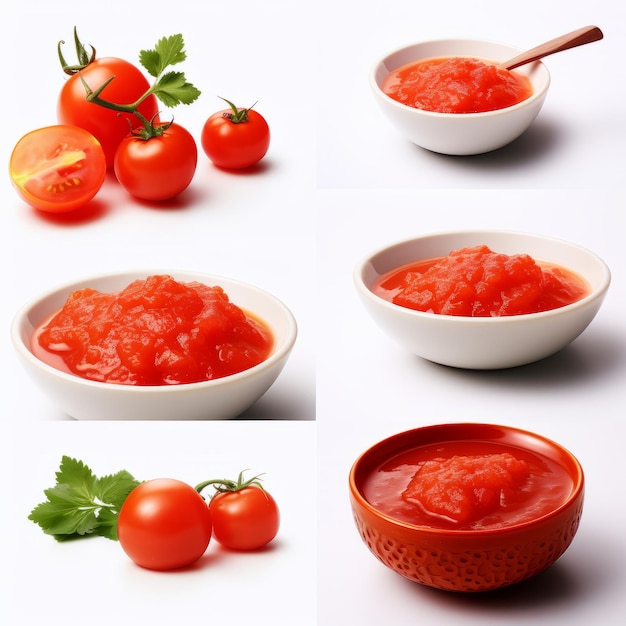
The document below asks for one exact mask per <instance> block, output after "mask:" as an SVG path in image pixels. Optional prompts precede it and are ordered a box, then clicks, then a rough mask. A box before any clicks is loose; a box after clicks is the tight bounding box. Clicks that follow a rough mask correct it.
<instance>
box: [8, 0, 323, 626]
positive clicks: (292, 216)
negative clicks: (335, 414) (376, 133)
mask: <svg viewBox="0 0 626 626" xmlns="http://www.w3.org/2000/svg"><path fill="white" fill-rule="evenodd" d="M244 4H245V5H246V6H245V7H244V6H241V5H239V9H240V10H242V11H243V13H242V15H240V16H238V17H237V19H236V20H234V19H230V18H229V19H226V17H227V16H226V15H225V14H221V15H220V12H219V11H216V7H214V6H212V5H199V4H197V3H193V2H186V1H183V2H182V3H179V5H177V7H176V10H175V11H172V10H171V9H172V7H170V6H169V5H166V4H164V3H161V2H158V1H157V2H156V3H154V2H150V3H148V2H140V3H139V5H134V7H133V8H132V12H133V15H132V16H130V18H129V7H128V5H127V4H124V3H121V2H119V1H117V0H114V1H113V2H111V3H108V4H107V6H103V5H102V6H96V5H89V4H87V5H84V4H83V3H78V2H74V1H73V0H64V2H61V3H59V4H57V5H54V6H52V5H49V4H47V3H45V2H39V1H37V0H36V1H35V2H32V3H28V4H27V5H15V6H12V7H10V9H9V10H8V11H7V15H6V19H5V20H3V23H2V25H1V28H2V37H1V38H0V39H1V40H2V44H1V45H2V51H3V52H5V50H6V54H5V58H10V59H14V58H16V55H18V53H19V56H20V62H19V63H11V67H10V68H9V69H8V70H7V71H8V73H9V74H10V77H8V76H7V83H8V84H12V85H13V88H12V96H14V97H8V98H5V99H4V100H3V103H2V107H3V108H2V111H3V113H4V117H5V119H10V120H11V124H10V127H9V126H7V129H6V130H7V132H6V133H4V134H3V137H2V139H1V141H2V146H3V148H2V152H3V154H4V155H5V163H6V165H7V176H5V178H3V179H2V180H1V181H0V184H1V185H2V186H1V190H2V197H3V199H4V205H5V206H6V208H7V210H6V211H4V212H3V213H2V216H1V220H2V223H1V225H0V237H1V238H2V250H3V260H5V262H6V265H5V268H6V274H5V277H6V282H5V285H6V293H5V295H4V297H3V307H1V309H0V317H1V322H2V325H3V327H4V328H5V332H4V333H3V334H2V339H1V341H2V344H1V349H0V355H1V360H0V368H1V371H2V375H3V378H4V379H5V380H6V381H7V393H8V396H7V410H6V411H5V413H4V418H3V420H2V429H1V433H2V434H1V436H0V441H1V444H0V452H1V453H2V454H1V456H2V471H3V476H4V478H3V487H5V488H6V489H7V493H11V497H10V499H11V501H12V503H13V504H14V505H15V506H10V507H7V508H6V515H4V516H3V519H2V522H1V527H0V529H1V531H2V532H4V534H5V536H7V537H8V536H11V537H13V538H14V541H13V542H12V543H11V545H8V543H7V545H6V549H5V550H4V551H3V556H5V557H6V558H3V562H4V563H5V569H6V572H5V573H6V576H3V581H4V584H3V585H2V590H1V591H0V595H1V601H0V606H1V607H2V608H1V609H0V621H1V622H2V623H11V624H22V623H30V622H31V621H42V620H45V621H46V622H47V623H50V624H79V623H84V621H85V620H87V621H91V622H92V623H94V624H96V623H104V621H105V620H106V621H109V620H110V619H111V616H114V619H115V620H116V621H117V622H118V623H122V624H131V623H138V622H139V623H144V622H145V623H151V624H171V623H178V622H180V621H181V620H183V621H190V620H192V619H198V617H199V616H200V617H203V616H204V617H207V616H208V617H207V618H208V619H211V620H217V621H219V622H220V623H222V624H233V625H236V624H242V623H249V622H251V621H254V622H255V623H259V624H260V623H267V624H285V626H286V625H289V624H294V623H298V624H305V625H309V624H310V625H311V626H313V624H316V623H317V620H316V607H317V587H316V582H317V579H316V563H317V554H316V527H317V524H316V522H317V508H316V484H317V483H316V478H317V439H316V429H317V427H316V390H315V377H316V329H315V309H314V303H315V293H314V289H313V288H312V285H315V281H316V233H315V214H314V195H313V191H314V177H313V172H314V155H313V154H312V153H311V150H310V149H306V146H307V145H312V144H313V143H314V130H313V129H312V128H311V126H310V124H309V125H307V126H301V127H299V128H298V132H297V133H294V132H293V123H292V120H294V119H296V118H297V116H299V115H305V116H306V115H307V114H308V113H307V108H306V107H307V104H306V101H307V96H308V92H307V85H306V84H305V83H304V82H303V81H302V80H299V79H296V80H292V79H291V77H293V76H295V77H298V76H304V75H307V74H308V75H310V74H311V73H312V71H311V67H312V65H313V62H314V59H313V58H310V59H307V58H296V57H293V56H285V53H284V52H285V50H288V49H290V48H293V47H294V45H295V44H296V43H297V42H298V32H297V27H298V28H299V25H301V24H303V23H306V22H307V15H308V12H307V11H306V10H304V11H303V10H298V11H296V10H294V8H293V7H292V6H291V5H290V4H289V3H287V2H284V0H276V1H274V0H271V1H270V2H269V3H265V4H264V5H263V6H258V5H256V4H255V3H252V2H245V3H244ZM243 9H245V10H243ZM139 13H141V19H140V20H139V19H135V18H137V16H138V14H139ZM164 16H165V17H164ZM278 18H281V19H288V20H289V21H290V24H291V25H292V26H293V28H289V29H278V30H277V32H276V33H275V35H273V36H272V37H271V38H269V39H268V37H267V31H266V29H264V28H260V27H259V26H260V24H262V23H264V21H265V20H267V19H273V20H274V21H276V20H278ZM76 39H78V40H79V41H80V44H81V45H82V46H83V48H82V49H78V50H77V51H76V52H75V51H74V48H75V47H76V46H77V45H78V44H76V41H75V40H76ZM27 42H28V43H27ZM92 46H93V47H92ZM57 48H59V49H60V50H61V52H62V55H63V57H64V58H63V59H60V58H59V55H58V54H57V52H58V50H57ZM77 53H78V54H77ZM92 53H93V54H94V55H95V57H96V60H95V61H93V62H90V61H91V59H88V58H81V54H83V55H86V56H87V57H90V56H91V54H92ZM76 57H78V58H76ZM112 58H113V61H111V59H112ZM120 59H121V62H120V61H119V60H120ZM60 61H62V63H64V64H66V65H71V64H74V63H77V62H79V63H85V64H86V67H85V68H83V69H81V70H80V72H79V73H76V72H75V68H74V69H72V68H71V67H70V68H68V70H69V74H70V75H66V74H64V71H63V68H62V67H61V64H60ZM99 61H102V63H101V64H100V65H98V62H99ZM92 63H96V65H95V67H96V68H97V67H101V66H105V69H106V71H107V72H109V74H107V75H105V76H104V77H103V76H102V74H98V73H97V72H96V71H94V72H91V69H90V67H91V68H93V67H94V66H93V65H92ZM126 63H130V64H132V65H134V66H135V68H136V69H137V71H138V72H140V73H141V74H143V75H144V79H145V81H146V82H145V83H141V85H140V86H141V87H142V89H146V91H142V92H141V94H136V95H135V96H133V102H130V103H129V100H128V93H130V91H129V92H128V93H122V94H121V95H120V94H119V93H118V96H117V97H118V98H119V99H114V96H113V95H111V96H110V98H109V96H107V97H106V98H105V96H106V95H107V94H109V93H110V94H113V92H114V91H115V90H114V89H113V91H109V87H111V88H114V87H115V86H116V85H120V83H121V85H120V86H123V87H124V88H126V83H125V82H123V81H124V80H125V79H126V78H125V77H126V73H125V72H126V70H125V69H124V68H127V65H125V64H126ZM20 67H22V68H25V67H28V68H29V70H28V71H26V72H25V71H23V70H20ZM73 71H74V73H73V74H72V72H73ZM111 72H113V73H114V75H113V76H111V75H110V73H111ZM135 75H136V74H135ZM285 77H289V80H286V78H285ZM81 79H84V81H85V82H84V83H81V82H80V81H81ZM105 79H106V80H110V81H111V82H110V83H106V88H104V89H102V91H101V92H98V94H95V91H96V90H97V88H99V87H102V86H104V84H105V83H103V82H102V81H104V80H105ZM133 80H134V79H133ZM81 84H82V88H83V91H82V92H80V89H79V92H78V95H76V92H74V94H75V95H74V96H73V97H74V100H71V101H70V104H69V105H68V104H67V102H65V101H64V99H63V98H64V96H65V94H66V93H67V91H66V89H68V87H67V86H68V85H74V86H76V85H78V86H79V87H80V86H81ZM133 84H134V83H133ZM137 84H139V83H137ZM92 88H93V89H92ZM148 89H149V90H151V93H152V95H148V91H147V90H148ZM122 91H124V89H122ZM18 92H19V97H17V95H16V94H18ZM88 93H91V94H95V95H94V98H97V99H100V100H95V101H94V102H88V103H87V104H88V105H89V106H88V108H87V110H86V111H83V109H82V108H80V107H82V105H83V104H84V101H83V99H85V100H86V98H87V94H88ZM154 93H157V94H158V96H159V98H158V103H154V102H152V100H153V97H154ZM107 98H109V99H107ZM125 98H126V99H125ZM135 98H136V100H135ZM140 99H141V102H142V103H148V104H150V103H151V102H152V104H154V106H157V107H158V109H159V114H158V117H152V115H153V112H154V109H148V110H147V111H148V112H146V111H144V110H143V109H141V108H138V107H141V106H143V104H140V105H137V103H138V102H139V101H140ZM102 100H106V101H107V102H109V103H112V104H113V105H115V106H113V107H112V108H111V111H110V112H111V113H112V115H113V120H112V119H111V118H107V119H108V120H109V121H107V126H106V130H105V131H103V132H102V133H100V131H99V130H98V128H96V127H94V126H89V124H90V123H91V122H94V121H97V120H99V119H100V115H104V113H102V112H103V111H106V112H109V108H108V106H102ZM303 103H304V104H303ZM120 104H121V105H126V104H129V105H132V106H131V107H130V108H132V109H133V111H134V110H135V109H137V110H138V112H139V113H140V115H136V114H135V113H134V112H129V111H126V110H125V109H124V110H120V109H119V105H120ZM68 106H69V109H68V108H66V107H68ZM146 106H147V105H146ZM74 107H75V108H76V110H80V111H82V113H81V114H84V115H83V117H82V118H80V119H79V117H71V114H74V113H76V110H74ZM89 107H93V108H89ZM99 107H100V108H99ZM101 109H102V111H101ZM96 111H97V113H96ZM118 113H121V117H119V116H118ZM131 115H133V116H135V117H132V118H130V117H128V116H131ZM125 117H128V119H132V120H135V118H136V120H135V121H134V122H132V125H133V126H134V128H133V130H134V131H136V129H137V128H139V129H140V131H141V132H139V131H136V132H135V134H131V135H128V132H129V131H130V129H131V124H129V122H128V121H127V120H126V119H124V118H125ZM235 118H236V120H235ZM120 120H121V121H122V122H123V124H125V125H126V127H124V126H122V128H123V133H124V135H125V136H124V138H122V137H119V139H118V141H119V142H120V145H119V146H118V147H117V148H115V150H114V151H113V158H111V152H112V149H111V146H110V145H109V144H110V141H111V140H112V137H113V130H112V129H113V128H117V129H118V130H119V125H114V122H117V121H120ZM109 122H110V123H111V126H109V125H108V124H109ZM265 123H266V124H267V126H265V125H264V124H265ZM137 124H139V126H137ZM235 124H237V125H238V126H235ZM83 125H85V126H87V127H88V128H89V129H90V130H88V131H87V130H86V129H85V128H83ZM268 127H269V130H268ZM224 129H225V131H226V132H227V136H226V137H225V138H224V139H221V138H220V137H221V135H220V132H222V131H224ZM83 131H84V132H83ZM240 131H241V135H239V134H238V133H239V132H240ZM85 133H89V136H85ZM137 133H139V135H140V136H136V135H137ZM145 133H147V134H148V135H151V133H154V134H155V136H150V137H149V138H147V139H145V138H144V134H145ZM228 133H230V134H229V135H228ZM255 133H260V135H257V134H255ZM96 135H98V136H97V137H96ZM189 137H191V138H192V140H193V141H192V142H190V141H189ZM268 139H269V146H268ZM179 140H180V141H181V143H178V141H179ZM229 141H230V142H232V141H235V142H236V145H235V148H234V152H235V155H236V156H237V158H238V159H239V160H237V161H234V160H232V154H231V156H230V157H229V158H230V159H231V160H225V159H226V157H228V154H229V150H230V148H232V144H230V148H229V143H228V142H229ZM216 142H217V144H218V146H219V147H220V150H221V152H220V151H219V150H218V151H216V149H215V145H216ZM122 144H124V148H122ZM128 146H132V147H128ZM126 148H128V150H129V151H130V152H132V154H131V155H130V156H129V154H130V153H129V152H125V150H126ZM144 148H146V149H145V150H144ZM152 148H154V150H155V152H154V153H153V152H151V149H152ZM134 150H137V152H133V151H134ZM244 153H245V154H244ZM155 155H156V156H155ZM127 157H129V158H130V160H126V158H127ZM153 157H154V158H153ZM134 159H139V160H138V161H136V160H134ZM242 159H243V160H244V161H245V162H244V161H242ZM104 166H106V172H104V171H103V168H104ZM129 173H131V174H133V176H135V175H136V178H133V176H131V177H130V178H129V177H128V176H127V175H128V174H129ZM139 182H140V183H141V184H138V183H139ZM92 192H95V195H93V193H92ZM90 194H91V195H90ZM162 479H167V480H162ZM207 481H208V482H207ZM203 482H204V483H205V484H204V486H203V488H202V489H200V488H199V487H200V486H202V483H203ZM194 487H195V489H194ZM155 494H156V495H155ZM178 496H180V499H179V500H177V501H175V498H176V497H178ZM143 504H145V508H144V506H143ZM39 505H43V506H42V507H40V506H39ZM124 505H128V507H126V513H124ZM131 506H134V508H130V509H129V507H131ZM129 511H130V512H129ZM135 522H136V525H135ZM209 522H210V524H209ZM209 526H210V527H209ZM124 529H126V530H124ZM118 531H120V532H121V534H120V533H118ZM116 535H117V536H116ZM207 541H208V544H206V542H207ZM133 546H134V548H133ZM203 548H204V550H203ZM137 550H139V552H140V553H137ZM204 617H203V619H204Z"/></svg>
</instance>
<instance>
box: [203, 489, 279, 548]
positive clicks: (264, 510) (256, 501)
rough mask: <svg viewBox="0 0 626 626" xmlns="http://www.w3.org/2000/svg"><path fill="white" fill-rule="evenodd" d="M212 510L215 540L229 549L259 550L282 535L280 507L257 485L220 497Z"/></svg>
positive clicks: (214, 500)
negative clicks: (278, 535) (279, 533)
mask: <svg viewBox="0 0 626 626" xmlns="http://www.w3.org/2000/svg"><path fill="white" fill-rule="evenodd" d="M209 509H210V511H211V519H212V520H213V536H214V537H215V540H216V541H217V542H219V543H220V544H221V545H223V546H224V547H226V548H230V549H232V550H256V549H257V548H261V547H263V546H264V545H266V544H268V543H269V542H270V541H271V540H272V539H274V537H275V536H276V534H277V533H278V528H279V525H280V513H279V510H278V505H277V504H276V501H275V500H274V498H272V496H271V495H270V494H269V493H268V492H267V491H265V490H264V489H261V488H259V487H256V486H254V485H252V486H250V487H244V488H243V489H240V490H238V491H224V492H218V493H216V494H215V495H214V496H213V498H212V499H211V502H210V504H209Z"/></svg>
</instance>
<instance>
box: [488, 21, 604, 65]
mask: <svg viewBox="0 0 626 626" xmlns="http://www.w3.org/2000/svg"><path fill="white" fill-rule="evenodd" d="M602 37H604V35H603V34H602V31H601V30H600V29H599V28H598V27H597V26H585V27H584V28H579V29H578V30H575V31H572V32H571V33H568V34H567V35H561V36H560V37H557V38H556V39H551V40H550V41H546V43H542V44H541V45H539V46H536V47H535V48H531V49H530V50H527V51H526V52H522V54H519V55H518V56H516V57H513V58H512V59H509V60H508V61H505V62H504V63H499V64H498V67H501V68H504V69H506V70H512V69H513V68H515V67H519V66H520V65H525V64H526V63H532V62H533V61H537V60H539V59H542V58H543V57H547V56H548V55H549V54H554V53H555V52H562V51H563V50H569V49H570V48H576V47H577V46H583V45H585V44H586V43H592V42H593V41H599V40H600V39H602Z"/></svg>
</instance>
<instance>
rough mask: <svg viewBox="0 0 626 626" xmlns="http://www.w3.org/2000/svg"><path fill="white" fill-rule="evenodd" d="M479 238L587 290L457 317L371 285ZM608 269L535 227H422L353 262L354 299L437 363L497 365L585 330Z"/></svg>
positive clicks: (520, 360)
mask: <svg viewBox="0 0 626 626" xmlns="http://www.w3.org/2000/svg"><path fill="white" fill-rule="evenodd" d="M480 244H485V245H487V246H489V247H490V248H491V249H492V250H494V251H495V252H501V253H504V254H529V255H531V256H532V257H533V258H534V259H535V260H542V261H546V262H550V263H555V264H558V265H561V266H564V267H566V268H568V269H570V270H572V271H574V272H576V273H578V274H579V275H580V276H582V277H583V278H584V279H585V280H587V282H588V283H589V286H590V289H591V292H590V293H589V295H587V296H586V297H585V298H583V299H582V300H579V301H578V302H575V303H573V304H569V305H567V306H564V307H561V308H558V309H554V310H551V311H544V312H541V313H532V314H529V315H514V316H507V317H457V316H451V315H439V314H434V313H423V312H421V311H414V310H411V309H408V308H405V307H402V306H398V305H396V304H392V303H391V302H388V301H386V300H384V299H383V298H381V297H379V296H377V295H375V294H374V293H373V292H372V291H371V287H372V285H373V284H374V283H375V281H376V279H377V278H378V277H379V276H381V275H382V274H385V273H387V272H389V271H391V270H394V269H396V268H399V267H401V266H403V265H406V264H408V263H412V262H415V261H420V260H426V259H430V258H434V257H441V256H446V255H448V254H449V253H450V252H451V251H452V250H456V249H459V248H463V247H466V246H476V245H480ZM610 280H611V274H610V271H609V268H608V267H607V266H606V264H605V263H604V262H603V261H602V260H601V259H600V258H599V257H597V256H596V255H595V254H593V253H592V252H590V251H589V250H587V249H585V248H582V247H580V246H578V245H575V244H573V243H569V242H566V241H562V240H559V239H554V238H550V237H544V236H541V235H535V234H527V233H520V232H509V231H490V230H487V231H459V232H446V233H436V234H430V235H424V236H421V237H416V238H414V239H409V240H406V241H402V242H400V243H396V244H393V245H390V246H387V247H385V248H382V249H381V250H379V251H377V252H374V253H373V254H371V255H369V256H368V257H367V258H366V259H364V260H362V261H361V262H360V263H359V264H358V265H357V267H356V268H355V270H354V282H355V285H356V289H357V292H358V294H359V296H360V299H361V301H362V302H363V304H364V305H365V308H366V310H367V311H368V313H369V314H370V316H371V317H372V318H373V320H374V321H375V322H376V323H377V324H378V325H379V326H380V327H381V329H382V330H384V331H385V332H386V333H388V335H389V336H390V337H392V338H393V339H395V340H396V342H398V343H399V344H400V345H401V346H403V347H404V348H406V349H407V350H409V351H410V352H412V353H414V354H416V355H418V356H420V357H423V358H424V359H428V360H430V361H433V362H435V363H440V364H442V365H449V366H452V367H459V368H466V369H501V368H508V367H515V366H518V365H525V364H527V363H532V362H534V361H538V360H540V359H542V358H545V357H547V356H550V355H551V354H554V353H556V352H558V351H559V350H560V349H562V348H564V347H565V346H566V345H567V344H569V343H570V342H572V341H573V340H574V339H576V337H578V335H580V333H582V332H583V330H585V328H586V327H587V326H588V325H589V323H590V322H591V320H592V319H593V318H594V317H595V315H596V313H597V312H598V310H599V309H600V306H601V304H602V301H603V300H604V296H605V295H606V292H607V290H608V288H609V284H610Z"/></svg>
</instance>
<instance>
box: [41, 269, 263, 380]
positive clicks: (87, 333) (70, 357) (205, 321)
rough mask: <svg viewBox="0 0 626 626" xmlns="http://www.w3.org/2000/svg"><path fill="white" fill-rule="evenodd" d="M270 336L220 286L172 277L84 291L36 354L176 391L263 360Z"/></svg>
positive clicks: (79, 371) (73, 368) (96, 375)
mask: <svg viewBox="0 0 626 626" xmlns="http://www.w3.org/2000/svg"><path fill="white" fill-rule="evenodd" d="M273 343H274V340H273V336H272V334H271V331H270V330H269V329H268V328H267V327H266V326H265V324H263V323H262V322H260V321H258V320H256V319H254V318H253V317H252V316H250V315H249V314H247V313H245V312H244V311H243V310H242V309H240V308H239V307H237V306H236V305H235V304H233V303H232V302H230V301H229V298H228V295H227V294H226V293H225V292H224V290H223V289H222V288H221V287H209V286H206V285H203V284H201V283H199V282H189V283H181V282H177V281H176V280H174V279H173V278H172V277H171V276H167V275H157V276H149V277H148V278H146V279H145V280H136V281H134V282H132V283H131V284H130V285H128V286H127V287H126V288H125V289H123V290H122V291H120V292H118V293H102V292H99V291H96V290H94V289H89V288H87V289H81V290H78V291H75V292H73V293H71V294H70V296H69V297H68V299H67V300H66V302H65V304H64V306H63V307H62V308H61V310H60V311H58V312H57V313H56V314H54V315H53V316H52V318H51V319H49V320H48V321H47V322H45V323H44V324H43V325H42V326H41V327H39V328H38V329H37V330H36V332H35V334H34V336H33V341H32V349H33V352H34V353H35V354H36V356H38V357H39V358H40V359H42V360H43V361H45V362H47V363H48V364H50V365H52V366H53V367H57V368H58V369H62V370H64V371H67V372H71V373H73V374H75V375H77V376H81V377H83V378H86V379H89V380H94V381H100V382H108V383H119V384H126V385H176V384H181V383H194V382H200V381H206V380H213V379H216V378H222V377H224V376H229V375H231V374H236V373H238V372H241V371H244V370H247V369H249V368H251V367H253V366H255V365H257V364H259V363H261V362H262V361H264V360H265V359H266V358H267V357H268V356H269V354H270V353H271V350H272V348H273Z"/></svg>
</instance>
